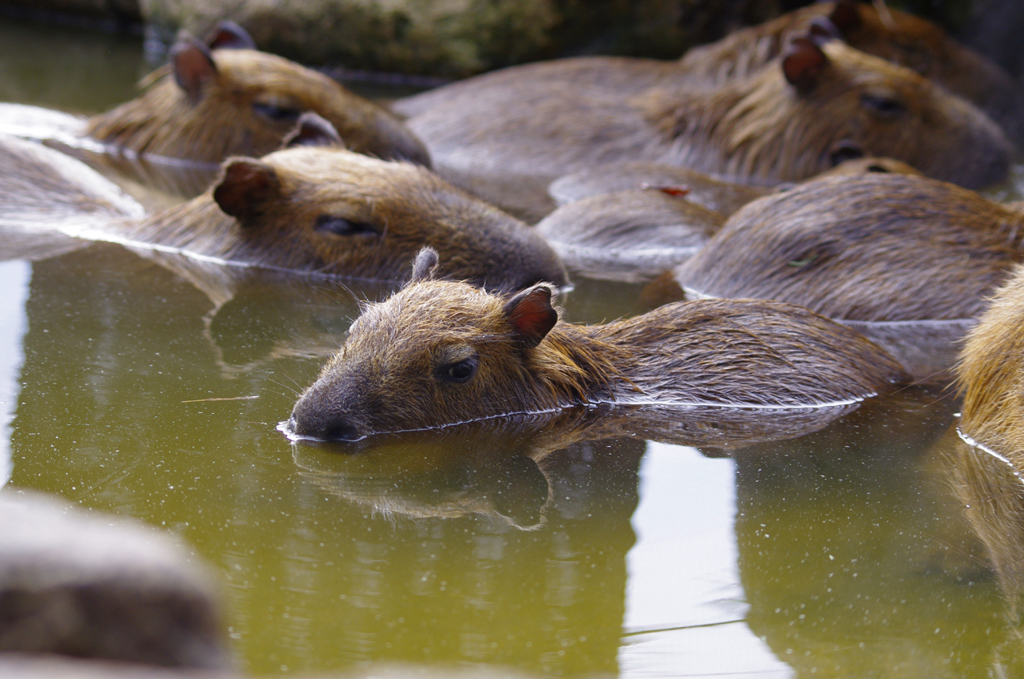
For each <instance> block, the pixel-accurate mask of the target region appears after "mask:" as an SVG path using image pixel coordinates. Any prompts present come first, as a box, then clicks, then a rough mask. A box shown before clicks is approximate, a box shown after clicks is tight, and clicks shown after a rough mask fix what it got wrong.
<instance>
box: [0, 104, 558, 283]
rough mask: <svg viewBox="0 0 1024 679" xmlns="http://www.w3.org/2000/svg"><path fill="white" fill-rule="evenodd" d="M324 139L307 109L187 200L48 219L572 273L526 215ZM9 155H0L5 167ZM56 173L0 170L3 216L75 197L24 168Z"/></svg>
mask: <svg viewBox="0 0 1024 679" xmlns="http://www.w3.org/2000/svg"><path fill="white" fill-rule="evenodd" d="M331 139H333V140H335V141H336V140H337V137H336V136H334V131H333V130H332V129H331V128H330V126H329V125H328V124H327V123H326V122H325V121H323V120H322V119H320V118H318V117H316V116H315V114H309V113H307V114H304V115H303V117H302V119H301V120H300V125H299V126H298V129H297V131H296V133H295V134H294V135H293V138H292V139H291V142H290V143H291V144H293V146H292V147H291V148H286V149H283V150H281V151H277V152H275V153H272V154H269V155H267V156H264V157H263V158H261V159H254V158H244V157H236V158H231V159H229V160H228V161H226V162H225V163H224V167H223V171H222V173H221V176H220V178H219V180H218V181H216V182H215V184H214V186H212V187H211V188H210V189H209V190H208V191H206V192H205V193H204V194H202V195H200V196H198V197H196V198H194V199H192V200H190V201H188V202H186V203H182V204H180V205H178V206H175V207H171V208H168V209H166V210H163V211H161V212H158V213H156V214H153V215H151V216H149V217H146V218H143V219H139V218H138V217H139V215H138V214H134V213H132V214H127V213H125V212H124V211H122V210H116V209H111V210H107V211H106V213H105V219H106V222H105V223H104V224H92V223H91V222H90V225H92V226H94V227H95V228H93V229H91V230H90V231H89V232H82V230H81V229H80V228H78V227H79V226H80V225H79V224H77V223H73V224H71V227H74V228H64V229H60V227H61V225H60V224H54V225H52V226H51V228H57V229H59V230H63V231H64V232H65V233H68V234H70V235H78V236H81V237H85V238H102V239H107V240H115V241H118V242H123V243H126V244H129V245H132V246H134V247H141V248H143V249H147V248H149V249H153V248H155V249H159V250H162V251H168V250H171V251H178V252H182V253H183V254H186V255H191V256H199V257H201V258H203V259H206V260H209V259H213V260H219V261H221V262H226V263H231V264H239V265H244V266H253V267H261V268H269V269H281V270H290V271H299V272H308V273H315V274H321V275H328V276H343V277H351V278H360V279H364V280H376V281H400V280H402V279H404V278H406V277H407V276H408V272H409V262H411V261H412V260H413V259H415V257H416V253H417V252H418V251H419V250H420V248H422V247H423V246H425V245H430V246H432V247H434V248H437V249H438V250H439V251H441V252H444V253H446V255H447V256H449V257H450V259H449V261H448V262H446V265H445V266H444V268H443V270H442V273H443V275H445V276H450V277H452V278H456V279H460V280H461V279H465V280H471V281H473V282H475V283H478V284H481V285H486V286H488V287H492V288H502V289H518V288H521V287H524V286H528V285H532V284H534V283H537V282H539V281H548V282H551V283H553V284H555V285H564V284H566V283H567V277H566V274H565V269H564V267H563V266H562V264H561V262H560V261H559V259H558V256H557V255H556V254H555V253H554V251H553V250H552V249H551V248H550V247H549V246H548V245H547V243H546V242H545V241H544V239H543V238H541V237H540V236H538V235H537V234H535V233H533V232H532V231H531V230H530V229H529V228H528V227H527V226H526V225H524V224H522V223H521V222H519V221H517V220H515V219H514V218H512V217H510V216H509V215H507V214H505V213H503V212H501V211H500V210H498V209H497V208H494V207H492V206H490V205H488V204H486V203H483V202H482V201H479V200H477V199H475V198H472V197H470V196H468V195H466V194H465V193H463V192H462V191H460V190H459V189H457V188H455V187H453V186H451V185H450V184H448V183H447V182H445V181H443V180H442V179H440V178H438V177H437V176H436V175H434V174H433V173H432V172H430V171H429V170H427V169H426V168H424V167H422V166H419V165H413V164H411V163H406V162H396V161H384V160H378V159H376V158H369V157H367V156H364V155H362V154H358V153H353V152H351V151H348V150H345V149H343V148H340V147H330V146H323V144H324V143H327V142H329V141H330V140H331ZM21 143H22V144H30V142H21ZM54 153H56V152H54ZM57 155H60V154H57ZM68 162H76V161H72V160H71V159H68ZM8 165H11V161H10V160H9V159H8V158H7V157H6V156H4V155H0V167H5V166H8ZM15 167H17V166H15ZM85 169H86V171H88V172H91V171H89V170H88V168H85ZM52 172H53V169H52V168H51V167H50V166H49V165H43V166H41V167H40V168H39V169H38V170H37V171H36V172H35V173H34V175H27V174H26V173H24V172H23V171H22V169H18V170H17V172H15V173H8V172H0V215H3V214H4V213H5V212H8V211H17V210H21V209H22V208H23V206H24V204H25V202H26V201H31V203H32V205H36V204H39V205H40V206H41V207H40V208H39V210H37V212H39V213H41V214H42V215H43V216H45V214H46V212H47V209H46V207H47V206H46V203H47V201H54V202H55V203H57V204H62V203H69V204H72V205H73V204H75V203H76V202H82V198H83V191H82V190H81V189H80V188H79V187H78V186H77V185H75V184H68V183H64V184H60V185H57V186H53V188H51V186H52V184H53V183H52V182H50V183H44V182H43V180H40V181H38V182H36V183H35V184H33V185H32V186H33V187H34V188H32V189H31V190H27V191H26V190H25V187H24V182H23V181H22V180H23V179H24V177H26V176H36V177H43V178H45V177H47V176H49V174H51V173H52ZM92 174H93V175H95V173H92ZM97 179H99V178H98V177H97ZM44 191H45V193H44ZM51 194H53V195H51ZM83 205H85V203H84V202H83ZM83 209H85V208H84V207H83ZM93 221H97V220H93ZM37 222H40V223H41V225H42V226H43V227H44V228H45V227H46V226H47V224H46V223H45V220H44V219H39V220H37Z"/></svg>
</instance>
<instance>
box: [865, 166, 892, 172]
mask: <svg viewBox="0 0 1024 679" xmlns="http://www.w3.org/2000/svg"><path fill="white" fill-rule="evenodd" d="M868 172H886V173H887V172H889V168H887V167H886V166H884V165H878V164H873V165H868Z"/></svg>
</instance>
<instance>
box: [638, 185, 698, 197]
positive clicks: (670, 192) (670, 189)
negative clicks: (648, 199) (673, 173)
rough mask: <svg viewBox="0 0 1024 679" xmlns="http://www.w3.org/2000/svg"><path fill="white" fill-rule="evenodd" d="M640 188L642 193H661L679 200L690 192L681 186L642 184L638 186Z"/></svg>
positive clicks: (688, 188)
mask: <svg viewBox="0 0 1024 679" xmlns="http://www.w3.org/2000/svg"><path fill="white" fill-rule="evenodd" d="M640 188H641V189H643V190H644V191H661V192H662V193H664V194H665V195H666V196H675V197H677V198H681V197H682V196H685V195H686V194H688V193H689V192H690V187H689V186H683V185H681V184H680V185H678V186H672V185H669V184H648V183H647V182H644V183H642V184H641V185H640Z"/></svg>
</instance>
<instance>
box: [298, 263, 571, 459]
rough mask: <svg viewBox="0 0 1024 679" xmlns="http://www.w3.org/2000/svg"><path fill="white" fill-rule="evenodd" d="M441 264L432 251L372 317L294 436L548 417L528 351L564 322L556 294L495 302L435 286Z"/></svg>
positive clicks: (336, 436) (463, 288) (448, 285)
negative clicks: (542, 414)
mask: <svg viewBox="0 0 1024 679" xmlns="http://www.w3.org/2000/svg"><path fill="white" fill-rule="evenodd" d="M437 261H438V258H437V254H436V253H434V252H433V251H431V250H424V251H423V252H422V253H421V254H420V256H419V257H418V258H417V259H416V263H415V265H414V267H413V276H412V279H411V280H410V282H409V284H407V285H406V287H405V288H403V289H402V290H401V291H400V292H399V293H398V294H396V295H394V296H392V297H391V298H390V299H388V300H386V301H385V302H382V303H380V304H370V305H367V306H366V308H364V309H363V313H362V314H361V315H360V316H359V318H357V319H356V321H355V322H354V323H353V324H352V327H351V328H350V329H349V336H348V339H347V340H346V341H345V344H344V346H342V348H341V351H339V352H338V354H337V355H336V356H335V357H334V358H333V359H331V361H330V362H329V363H328V364H327V365H326V366H325V367H324V369H323V371H322V373H321V375H320V378H319V379H318V380H317V381H316V383H315V384H313V386H311V387H310V388H309V389H307V390H306V392H305V393H304V394H303V395H302V397H301V398H300V399H299V401H298V403H296V405H295V408H294V409H293V411H292V416H291V419H290V421H289V428H290V429H291V431H292V433H294V434H296V435H299V436H308V437H311V438H316V439H328V440H355V439H358V438H361V437H363V436H366V435H369V434H374V433H380V432H385V431H403V430H415V429H423V428H428V427H431V426H437V425H439V424H455V423H459V422H465V421H467V420H473V419H482V418H486V417H495V416H499V415H508V414H521V413H526V412H534V411H537V410H538V409H539V407H538V403H537V402H536V400H537V399H536V398H535V396H534V393H535V392H534V390H535V387H536V386H537V385H536V384H534V381H535V380H536V379H538V377H537V375H535V374H534V373H533V372H532V371H530V370H529V369H528V367H527V363H526V360H525V356H524V352H525V351H527V350H528V349H532V348H533V347H536V346H537V344H539V343H540V341H541V340H542V339H543V338H544V336H545V335H546V334H547V333H548V331H549V330H550V329H551V328H552V327H553V326H554V325H555V323H556V322H557V321H558V313H557V311H555V310H554V309H553V308H552V307H551V305H550V300H551V296H552V289H551V288H550V287H549V286H547V285H545V284H539V285H536V286H533V287H531V288H527V289H526V290H523V291H521V292H519V293H517V294H515V295H513V296H510V297H505V296H497V295H492V294H489V293H487V292H485V291H484V290H482V289H480V288H477V287H473V286H469V285H464V284H460V283H454V282H447V281H439V280H434V279H433V275H434V271H435V267H436V266H437ZM384 338H387V340H384Z"/></svg>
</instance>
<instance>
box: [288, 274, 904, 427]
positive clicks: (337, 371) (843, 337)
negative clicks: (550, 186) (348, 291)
mask: <svg viewBox="0 0 1024 679" xmlns="http://www.w3.org/2000/svg"><path fill="white" fill-rule="evenodd" d="M550 297H551V290H550V288H548V287H546V286H543V285H540V286H535V287H533V288H529V289H527V290H524V291H522V292H520V293H517V294H515V295H494V294H490V293H487V292H485V291H483V290H480V289H478V288H474V287H472V286H468V285H465V284H462V283H454V282H444V281H436V280H427V281H420V282H416V283H412V284H410V285H407V286H406V287H405V288H404V289H402V290H401V291H400V292H398V293H396V294H395V295H394V296H392V297H391V298H390V299H388V300H387V301H385V302H382V303H379V304H372V305H368V306H367V307H366V308H365V309H364V310H363V313H362V314H361V315H360V317H359V318H358V319H357V320H356V322H355V323H354V324H353V325H352V328H351V329H350V332H349V337H348V340H347V341H346V342H345V344H344V346H343V347H342V348H341V351H340V352H339V353H338V354H337V356H335V358H333V359H332V360H331V361H330V362H329V363H328V364H327V365H326V366H325V367H324V369H323V371H322V372H321V375H320V377H319V378H318V379H317V381H316V382H315V383H314V384H313V386H311V387H310V388H309V389H307V390H306V392H305V393H304V394H303V396H302V397H301V398H300V400H299V402H298V403H297V404H296V406H295V408H294V410H293V413H292V420H291V422H292V425H291V426H292V429H293V431H294V432H295V433H296V434H297V435H300V436H309V437H313V438H326V439H349V440H351V439H354V438H359V437H361V436H365V435H368V434H372V433H380V432H385V431H396V430H408V429H421V428H430V427H437V426H444V425H448V424H455V423H458V422H465V421H472V420H479V419H486V418H491V417H497V416H502V415H508V414H516V413H530V412H538V411H548V410H552V409H559V408H565V407H571V406H576V405H584V404H594V403H602V402H616V403H661V404H672V403H675V404H712V405H724V406H746V407H757V406H768V407H807V406H815V405H822V404H826V403H835V402H842V401H851V400H858V399H862V398H865V397H868V396H871V395H873V394H875V393H878V392H880V391H882V390H885V389H886V388H887V387H888V386H889V385H891V384H892V383H893V382H898V381H901V380H903V379H905V378H906V375H905V374H904V372H903V370H902V368H901V366H900V365H899V364H898V363H897V362H896V361H895V360H894V359H892V358H891V357H890V356H889V355H888V354H886V353H885V352H884V351H883V350H881V349H879V348H878V347H877V346H875V345H874V344H872V343H870V342H869V341H868V340H866V339H865V338H864V337H863V336H861V335H859V334H858V333H856V332H855V331H852V330H849V329H847V328H845V327H843V326H840V325H838V324H835V323H832V322H831V321H828V320H826V319H824V318H821V317H820V316H817V315H816V314H813V313H811V312H809V311H807V310H805V309H801V308H798V307H794V306H790V305H784V304H776V303H771V302H759V301H724V300H719V301H704V302H693V303H678V304H672V305H667V306H665V307H662V308H660V309H658V310H656V311H653V312H651V313H648V314H645V315H643V316H638V317H635V318H631V319H626V320H623V321H618V322H615V323H609V324H607V325H596V326H577V325H572V324H568V323H563V322H561V321H558V317H557V310H556V309H555V308H554V307H552V306H550Z"/></svg>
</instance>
